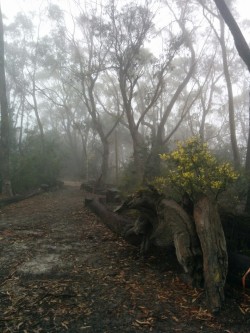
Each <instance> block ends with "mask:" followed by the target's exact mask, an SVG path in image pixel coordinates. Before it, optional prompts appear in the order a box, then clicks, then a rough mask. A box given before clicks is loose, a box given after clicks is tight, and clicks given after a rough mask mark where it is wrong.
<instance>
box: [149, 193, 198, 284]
mask: <svg viewBox="0 0 250 333" xmlns="http://www.w3.org/2000/svg"><path fill="white" fill-rule="evenodd" d="M157 211H158V212H159V213H158V215H159V217H160V219H161V220H162V221H164V224H165V225H167V226H168V227H169V229H170V231H171V236H172V238H173V240H174V245H175V250H176V257H177V259H178V261H179V263H180V264H181V266H182V267H183V269H184V271H185V272H186V273H188V275H189V276H190V277H191V279H192V284H193V286H195V287H201V286H202V285H203V271H202V252H201V247H200V241H199V239H198V237H197V233H196V230H195V225H194V221H193V220H192V219H191V218H190V217H189V216H188V214H187V213H186V212H185V211H184V209H183V208H182V207H181V206H180V205H179V204H177V203H176V202H175V201H173V200H166V199H164V200H161V202H160V203H159V205H158V208H157ZM160 224H161V223H160ZM159 231H160V230H157V232H158V233H159ZM157 232H155V234H157ZM159 234H160V233H159Z"/></svg>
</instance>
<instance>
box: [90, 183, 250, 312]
mask: <svg viewBox="0 0 250 333" xmlns="http://www.w3.org/2000/svg"><path fill="white" fill-rule="evenodd" d="M86 205H87V206H89V207H90V209H91V210H92V211H93V212H94V213H96V214H97V215H98V216H99V217H100V218H101V220H102V222H103V223H104V224H105V225H106V226H107V227H109V229H111V230H112V231H113V232H115V233H116V234H118V235H120V236H121V237H123V238H124V239H125V240H126V241H127V242H128V243H130V244H133V245H140V246H141V252H142V254H144V253H145V252H146V251H148V250H149V249H150V246H151V245H154V246H156V247H159V248H162V247H164V248H169V246H170V245H171V244H174V246H175V251H176V257H177V260H178V261H179V263H180V264H181V266H182V267H183V269H184V271H185V272H186V273H187V274H188V275H189V276H190V277H191V280H192V284H193V285H194V286H199V287H200V286H204V288H205V290H206V293H207V301H208V307H209V308H211V310H212V312H217V311H219V310H220V308H221V307H222V304H223V301H224V286H225V282H226V277H227V272H228V255H227V247H226V240H225V236H224V231H223V227H222V224H221V220H220V216H219V213H218V209H217V205H216V202H214V201H212V200H210V199H209V198H208V197H206V196H203V197H202V198H200V200H198V201H197V203H196V204H195V207H194V218H192V217H191V216H190V215H188V214H187V212H186V211H185V210H184V209H183V208H182V207H181V206H180V205H179V204H178V203H176V202H175V201H173V200H167V199H165V198H164V197H163V196H162V195H160V194H159V193H158V194H157V193H156V191H155V190H151V189H149V190H145V191H140V192H138V193H136V194H135V195H134V196H131V197H129V198H128V199H127V200H126V201H125V203H124V204H123V205H122V206H120V207H119V209H117V211H118V212H122V211H123V210H127V209H128V210H131V209H132V210H137V212H139V213H140V216H139V218H137V219H134V220H133V218H128V217H124V216H121V215H118V214H116V213H114V212H111V211H110V210H108V209H107V207H105V206H104V205H103V204H101V203H100V202H99V201H98V199H92V200H87V202H86ZM137 217H138V213H137ZM229 263H230V266H229V269H230V274H229V277H230V278H233V279H234V280H237V282H238V283H241V285H242V282H241V281H242V277H243V276H244V274H245V273H246V272H247V271H248V269H249V267H248V265H250V264H249V263H250V258H249V257H247V256H242V255H237V254H233V253H231V252H229ZM249 283H250V276H249V275H248V276H246V279H245V287H248V286H249Z"/></svg>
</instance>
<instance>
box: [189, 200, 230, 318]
mask: <svg viewBox="0 0 250 333" xmlns="http://www.w3.org/2000/svg"><path fill="white" fill-rule="evenodd" d="M194 219H195V225H196V231H197V235H198V237H199V239H200V243H201V248H202V253H203V274H204V282H205V289H206V293H207V299H208V304H209V306H210V307H211V310H212V311H213V312H217V311H219V310H220V308H221V306H222V303H223V302H224V286H225V282H226V277H227V271H228V256H227V247H226V240H225V236H224V231H223V228H222V224H221V221H220V216H219V213H218V210H217V205H216V203H215V202H212V201H211V200H210V199H209V198H208V197H206V196H203V197H201V198H200V199H199V200H198V202H197V203H196V204H195V206H194Z"/></svg>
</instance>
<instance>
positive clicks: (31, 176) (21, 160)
mask: <svg viewBox="0 0 250 333" xmlns="http://www.w3.org/2000/svg"><path fill="white" fill-rule="evenodd" d="M11 166H12V170H11V176H12V186H13V189H14V191H15V192H17V193H22V192H26V191H29V190H31V189H34V188H37V187H39V186H40V185H41V184H43V183H46V184H53V183H54V182H55V180H56V179H57V178H58V175H59V172H60V149H59V143H58V142H56V140H55V138H53V137H52V136H47V137H46V138H45V143H44V148H43V149H42V148H41V142H40V137H39V136H37V135H29V136H28V137H27V138H26V140H25V142H24V144H23V147H22V152H21V154H20V153H17V152H16V153H14V154H13V155H12V161H11Z"/></svg>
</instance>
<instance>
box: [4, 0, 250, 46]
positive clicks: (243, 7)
mask: <svg viewBox="0 0 250 333" xmlns="http://www.w3.org/2000/svg"><path fill="white" fill-rule="evenodd" d="M71 1H72V2H73V0H57V2H58V3H64V4H65V5H66V4H68V3H71ZM81 1H82V3H84V2H85V1H86V0H81ZM88 1H90V2H91V1H94V2H95V1H96V0H88ZM120 1H122V0H120ZM46 2H47V0H0V4H1V7H2V13H3V14H4V15H6V16H7V17H8V18H10V19H11V17H14V16H15V14H16V13H17V12H19V11H32V10H36V9H37V8H38V7H39V5H40V4H41V3H44V4H45V3H46ZM234 3H235V8H236V9H237V11H238V13H239V14H240V16H241V18H242V20H244V19H248V20H250V0H235V2H234ZM66 6H67V5H66ZM238 23H239V25H240V22H238ZM240 27H241V25H240ZM241 28H242V27H241ZM242 32H243V34H244V36H245V38H246V40H247V41H248V43H249V44H250V32H249V31H248V33H247V32H246V31H244V28H242Z"/></svg>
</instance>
